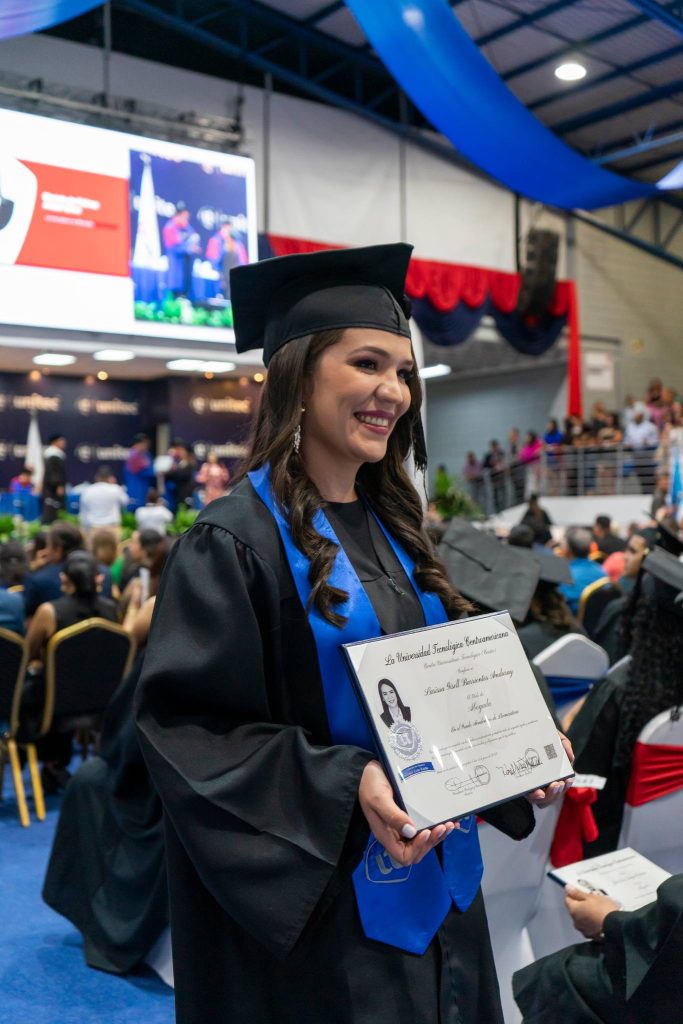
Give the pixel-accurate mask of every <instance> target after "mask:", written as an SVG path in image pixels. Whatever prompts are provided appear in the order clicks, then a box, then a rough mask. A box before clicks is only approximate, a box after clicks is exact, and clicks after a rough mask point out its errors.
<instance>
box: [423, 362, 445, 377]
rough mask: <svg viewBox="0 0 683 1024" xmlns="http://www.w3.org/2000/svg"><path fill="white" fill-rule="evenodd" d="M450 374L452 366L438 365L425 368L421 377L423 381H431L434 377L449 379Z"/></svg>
mask: <svg viewBox="0 0 683 1024" xmlns="http://www.w3.org/2000/svg"><path fill="white" fill-rule="evenodd" d="M450 372H451V368H450V366H446V364H445V363H436V364H435V365H434V366H423V367H422V369H421V370H420V376H421V377H422V380H431V378H432V377H447V376H448V374H449V373H450Z"/></svg>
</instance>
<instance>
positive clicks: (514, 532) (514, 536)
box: [507, 523, 536, 551]
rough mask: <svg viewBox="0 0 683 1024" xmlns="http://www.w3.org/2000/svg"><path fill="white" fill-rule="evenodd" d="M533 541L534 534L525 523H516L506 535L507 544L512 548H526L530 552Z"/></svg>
mask: <svg viewBox="0 0 683 1024" xmlns="http://www.w3.org/2000/svg"><path fill="white" fill-rule="evenodd" d="M535 541H536V533H535V531H534V529H533V527H531V526H529V525H528V524H527V523H517V525H516V526H513V527H512V529H511V530H510V532H509V534H508V535H507V542H508V544H509V545H510V546H511V547H513V548H526V549H527V550H528V551H531V549H532V548H533V546H534V543H535Z"/></svg>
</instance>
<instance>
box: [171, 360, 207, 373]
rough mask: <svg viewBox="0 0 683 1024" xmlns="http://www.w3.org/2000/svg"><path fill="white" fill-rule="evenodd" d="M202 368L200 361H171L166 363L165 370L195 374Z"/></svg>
mask: <svg viewBox="0 0 683 1024" xmlns="http://www.w3.org/2000/svg"><path fill="white" fill-rule="evenodd" d="M203 366H204V364H203V363H202V361H201V359H171V361H170V362H168V363H166V369H167V370H178V371H179V372H180V373H196V372H197V371H198V370H201V369H202V368H203Z"/></svg>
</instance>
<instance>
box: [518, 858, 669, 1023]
mask: <svg viewBox="0 0 683 1024" xmlns="http://www.w3.org/2000/svg"><path fill="white" fill-rule="evenodd" d="M566 903H567V906H568V908H569V911H570V913H571V915H572V918H573V920H574V925H575V927H576V928H578V930H579V931H580V932H582V933H583V934H584V935H585V937H586V938H587V939H592V940H594V941H592V942H582V943H580V944H578V945H576V946H569V947H568V948H567V949H561V950H559V952H557V953H552V954H551V955H550V956H546V957H543V959H541V960H537V961H536V963H533V964H530V965H529V966H528V967H525V968H524V969H523V970H521V971H518V972H517V974H515V976H514V979H513V989H514V993H515V999H516V1000H517V1004H518V1006H519V1008H520V1010H521V1011H522V1013H523V1016H524V1024H556V1022H557V1021H562V1024H655V1022H661V1024H669V1022H673V1021H676V1020H680V1016H681V1005H682V1004H683V976H682V975H681V960H682V958H683V875H673V876H672V877H671V878H668V879H667V880H666V882H663V883H662V884H661V885H660V887H659V889H658V890H657V899H656V901H655V902H654V903H648V905H647V906H645V907H641V909H640V910H635V911H632V912H630V913H628V912H626V911H620V910H619V908H618V907H617V905H616V904H615V903H614V902H613V901H612V900H610V899H609V897H607V896H602V895H600V894H596V893H592V894H590V895H587V894H585V893H583V892H581V890H579V889H570V888H569V887H568V888H567V896H566Z"/></svg>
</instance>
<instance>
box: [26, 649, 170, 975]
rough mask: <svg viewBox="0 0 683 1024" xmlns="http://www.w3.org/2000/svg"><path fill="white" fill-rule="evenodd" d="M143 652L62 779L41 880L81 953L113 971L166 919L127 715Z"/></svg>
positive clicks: (144, 782) (158, 853) (157, 806)
mask: <svg viewBox="0 0 683 1024" xmlns="http://www.w3.org/2000/svg"><path fill="white" fill-rule="evenodd" d="M142 659H143V655H138V658H137V659H136V662H135V665H134V666H133V669H132V671H131V672H130V673H129V674H128V675H127V676H126V678H125V679H124V680H123V682H122V683H121V685H120V686H119V687H118V689H117V690H116V692H115V694H114V695H113V697H112V698H111V700H110V702H109V705H108V707H107V711H106V714H105V716H104V721H103V723H102V735H101V741H100V752H99V756H97V757H93V758H91V759H90V760H89V761H86V762H85V763H84V764H82V765H81V766H80V768H79V769H78V771H77V772H76V773H75V774H74V776H73V777H72V779H71V781H70V782H69V785H68V786H67V788H66V792H65V793H64V800H63V802H62V807H61V810H60V814H59V821H58V823H57V832H56V834H55V838H54V843H53V844H52V851H51V853H50V860H49V863H48V866H47V874H46V876H45V883H44V886H43V899H44V900H45V902H46V903H47V904H48V905H49V906H50V907H52V909H53V910H56V911H57V913H58V914H62V915H63V916H64V917H66V918H68V920H69V921H71V922H72V924H74V925H75V926H76V928H78V930H79V931H80V932H81V934H82V936H83V953H84V956H85V960H86V962H87V963H88V964H89V965H90V966H91V967H97V968H99V969H100V970H103V971H110V972H112V973H114V974H125V973H126V972H128V971H130V970H131V969H132V968H133V967H135V966H136V965H137V964H138V963H140V961H141V960H143V959H144V957H145V955H146V954H147V953H148V952H149V950H150V949H151V947H152V945H153V944H154V942H155V941H156V940H157V938H158V937H159V935H160V934H161V932H162V930H163V929H164V927H165V926H166V924H167V923H168V894H167V888H166V865H165V861H164V836H163V822H162V815H161V801H160V800H159V797H158V796H157V793H156V790H155V789H154V786H153V785H152V780H151V779H150V777H149V772H148V771H147V766H146V765H145V763H144V760H143V758H142V753H141V751H140V744H139V741H138V736H137V730H136V728H135V721H134V719H133V694H134V692H135V687H136V685H137V682H138V679H139V678H140V670H141V668H142Z"/></svg>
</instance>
